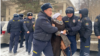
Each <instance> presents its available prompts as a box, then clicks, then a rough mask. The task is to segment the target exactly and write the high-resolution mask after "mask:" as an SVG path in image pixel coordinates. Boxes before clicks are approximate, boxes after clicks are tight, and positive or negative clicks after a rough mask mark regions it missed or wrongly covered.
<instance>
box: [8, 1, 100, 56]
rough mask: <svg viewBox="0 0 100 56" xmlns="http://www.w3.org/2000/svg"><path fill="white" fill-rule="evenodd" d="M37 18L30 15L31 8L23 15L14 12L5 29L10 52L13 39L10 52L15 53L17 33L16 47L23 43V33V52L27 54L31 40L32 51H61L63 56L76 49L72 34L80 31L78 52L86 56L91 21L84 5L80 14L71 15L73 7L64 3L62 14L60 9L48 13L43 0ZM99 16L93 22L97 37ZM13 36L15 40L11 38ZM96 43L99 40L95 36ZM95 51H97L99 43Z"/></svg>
mask: <svg viewBox="0 0 100 56" xmlns="http://www.w3.org/2000/svg"><path fill="white" fill-rule="evenodd" d="M41 10H42V11H40V12H39V14H38V18H37V20H35V18H32V16H33V14H32V13H31V12H28V13H27V17H26V18H25V19H23V14H14V17H13V19H12V20H10V21H9V23H8V26H7V32H8V33H9V34H10V46H9V52H10V53H11V52H12V48H13V43H14V50H13V52H14V54H16V53H17V47H18V41H19V37H21V41H20V48H22V47H24V46H23V39H24V36H25V43H26V52H28V54H29V55H30V53H31V46H32V41H33V55H32V56H41V52H43V53H44V55H45V56H60V55H61V51H63V54H64V56H72V55H73V54H74V53H75V52H76V50H77V43H76V34H77V33H79V34H80V40H81V42H80V44H81V45H80V56H89V54H90V40H91V37H90V36H91V33H92V21H91V20H90V18H89V17H88V9H86V8H84V9H81V10H79V14H80V16H79V17H78V16H75V15H74V8H73V7H67V9H66V11H65V13H66V16H64V17H62V16H61V14H60V13H55V14H54V15H53V16H52V6H51V4H50V3H45V4H43V5H42V6H41ZM99 21H100V16H97V17H96V20H95V23H94V32H95V35H96V36H97V37H98V39H100V29H99V28H100V26H99V23H100V22H99ZM14 39H15V40H14ZM99 43H100V40H99ZM98 46H99V47H98V48H99V51H98V52H99V53H98V56H99V55H100V44H99V45H98Z"/></svg>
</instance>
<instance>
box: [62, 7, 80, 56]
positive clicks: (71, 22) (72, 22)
mask: <svg viewBox="0 0 100 56" xmlns="http://www.w3.org/2000/svg"><path fill="white" fill-rule="evenodd" d="M66 15H67V16H65V17H63V19H62V20H63V22H64V24H65V26H66V30H68V32H69V34H67V37H68V39H69V40H70V42H71V52H70V48H67V49H66V53H67V56H70V55H71V54H72V55H73V54H74V53H75V51H76V50H77V46H76V44H77V43H76V34H77V32H78V31H79V30H80V27H81V24H80V22H79V21H78V19H79V17H77V16H75V15H74V8H73V7H68V8H67V9H66Z"/></svg>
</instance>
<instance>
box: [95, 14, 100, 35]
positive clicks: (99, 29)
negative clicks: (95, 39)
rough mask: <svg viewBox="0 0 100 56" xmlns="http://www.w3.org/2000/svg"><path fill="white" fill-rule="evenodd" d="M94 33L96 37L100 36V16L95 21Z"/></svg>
mask: <svg viewBox="0 0 100 56" xmlns="http://www.w3.org/2000/svg"><path fill="white" fill-rule="evenodd" d="M94 32H95V35H96V36H100V15H98V16H97V17H96V19H95V23H94Z"/></svg>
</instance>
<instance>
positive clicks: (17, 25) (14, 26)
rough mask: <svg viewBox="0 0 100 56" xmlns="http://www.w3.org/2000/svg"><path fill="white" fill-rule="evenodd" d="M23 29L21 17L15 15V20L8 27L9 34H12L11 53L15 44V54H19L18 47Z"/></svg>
mask: <svg viewBox="0 0 100 56" xmlns="http://www.w3.org/2000/svg"><path fill="white" fill-rule="evenodd" d="M21 29H22V26H21V21H20V20H19V15H18V14H14V17H13V19H12V20H10V21H9V23H8V26H7V32H8V33H9V34H10V45H9V52H10V53H11V52H12V48H13V43H14V50H13V51H14V54H16V53H17V46H18V41H19V36H20V32H21ZM14 39H15V40H14Z"/></svg>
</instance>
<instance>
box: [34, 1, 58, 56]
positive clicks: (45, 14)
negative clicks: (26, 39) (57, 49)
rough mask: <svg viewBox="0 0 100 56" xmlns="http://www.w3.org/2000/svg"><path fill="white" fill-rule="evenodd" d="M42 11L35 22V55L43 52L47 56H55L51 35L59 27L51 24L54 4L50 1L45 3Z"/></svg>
mask: <svg viewBox="0 0 100 56" xmlns="http://www.w3.org/2000/svg"><path fill="white" fill-rule="evenodd" d="M41 9H42V11H41V12H40V13H39V14H38V19H37V20H36V24H35V31H34V38H33V56H40V55H41V52H42V51H43V53H44V54H45V56H53V51H52V46H51V37H52V33H55V32H56V31H57V30H58V28H57V27H55V25H54V24H51V15H52V6H51V4H50V3H45V4H43V5H42V6H41Z"/></svg>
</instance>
